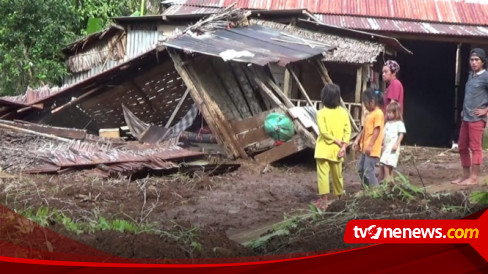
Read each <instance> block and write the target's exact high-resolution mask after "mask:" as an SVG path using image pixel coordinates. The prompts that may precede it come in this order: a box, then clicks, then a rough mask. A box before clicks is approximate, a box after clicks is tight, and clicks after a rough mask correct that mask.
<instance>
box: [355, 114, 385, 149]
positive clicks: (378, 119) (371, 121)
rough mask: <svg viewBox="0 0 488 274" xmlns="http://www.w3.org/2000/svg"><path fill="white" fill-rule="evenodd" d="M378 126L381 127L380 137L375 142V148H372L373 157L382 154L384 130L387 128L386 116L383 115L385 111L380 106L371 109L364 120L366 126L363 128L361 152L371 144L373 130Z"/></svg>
mask: <svg viewBox="0 0 488 274" xmlns="http://www.w3.org/2000/svg"><path fill="white" fill-rule="evenodd" d="M376 127H379V129H380V133H379V135H378V138H376V141H375V142H374V144H373V148H372V149H371V154H370V155H369V156H371V157H380V156H381V144H382V143H383V130H384V128H385V116H384V115H383V111H381V109H379V108H375V109H374V110H373V111H371V112H370V113H369V114H368V116H367V117H366V120H365V121H364V128H363V136H361V144H360V145H361V152H363V153H364V152H365V151H366V148H367V147H368V146H369V143H370V141H371V137H373V131H374V129H375V128H376Z"/></svg>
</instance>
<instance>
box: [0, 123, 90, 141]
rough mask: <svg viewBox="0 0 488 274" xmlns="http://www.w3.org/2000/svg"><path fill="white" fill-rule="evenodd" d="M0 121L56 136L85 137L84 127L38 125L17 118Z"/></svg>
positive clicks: (81, 138) (80, 138)
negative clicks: (13, 120)
mask: <svg viewBox="0 0 488 274" xmlns="http://www.w3.org/2000/svg"><path fill="white" fill-rule="evenodd" d="M1 122H2V123H4V124H9V125H12V126H16V127H19V128H23V129H28V130H32V131H35V132H40V133H46V134H52V135H55V136H58V137H64V138H70V139H79V140H83V139H85V137H86V130H84V129H75V128H63V127H53V126H47V125H39V124H34V123H30V122H25V121H19V120H16V121H15V122H12V121H1Z"/></svg>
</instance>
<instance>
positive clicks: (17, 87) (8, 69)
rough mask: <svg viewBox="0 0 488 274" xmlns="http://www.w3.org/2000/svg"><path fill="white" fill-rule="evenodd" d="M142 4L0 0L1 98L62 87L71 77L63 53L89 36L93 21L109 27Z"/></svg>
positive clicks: (106, 0)
mask: <svg viewBox="0 0 488 274" xmlns="http://www.w3.org/2000/svg"><path fill="white" fill-rule="evenodd" d="M139 4H140V2H139V1H138V0H125V1H119V0H44V1H38V0H0V18H2V24H0V37H1V39H0V71H1V72H2V77H0V96H2V95H11V94H22V93H24V92H25V91H26V88H27V86H31V87H33V88H36V87H39V86H41V85H43V84H50V85H60V84H61V79H62V77H63V76H64V75H66V73H67V69H66V65H65V63H64V60H63V58H64V57H63V56H62V55H61V49H62V48H63V47H65V46H66V45H67V44H69V43H71V42H73V41H74V40H75V38H76V37H79V36H80V35H86V34H87V30H86V27H87V23H88V20H89V18H99V20H100V22H99V25H100V26H108V25H109V23H110V17H114V16H125V15H130V14H131V13H132V12H133V11H134V10H136V9H137V8H138V7H139Z"/></svg>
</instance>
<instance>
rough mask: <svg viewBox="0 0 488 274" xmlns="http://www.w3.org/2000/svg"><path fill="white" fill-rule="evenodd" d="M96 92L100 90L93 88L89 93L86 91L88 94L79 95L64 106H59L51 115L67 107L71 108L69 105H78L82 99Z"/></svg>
mask: <svg viewBox="0 0 488 274" xmlns="http://www.w3.org/2000/svg"><path fill="white" fill-rule="evenodd" d="M98 90H100V87H96V88H94V89H92V90H90V91H88V92H85V93H83V94H82V95H80V96H79V97H78V98H76V99H74V100H71V101H69V102H68V103H66V104H64V105H61V106H59V107H57V108H55V109H53V110H51V113H56V112H58V111H60V110H62V109H63V108H66V107H69V106H71V105H76V104H78V103H79V102H80V101H81V100H83V99H84V98H86V97H88V96H90V95H92V94H93V93H94V92H96V91H98Z"/></svg>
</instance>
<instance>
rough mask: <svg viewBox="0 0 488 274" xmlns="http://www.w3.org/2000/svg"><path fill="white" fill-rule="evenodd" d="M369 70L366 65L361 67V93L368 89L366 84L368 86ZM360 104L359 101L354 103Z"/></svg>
mask: <svg viewBox="0 0 488 274" xmlns="http://www.w3.org/2000/svg"><path fill="white" fill-rule="evenodd" d="M369 69H370V68H369V66H368V65H366V64H365V65H363V71H362V72H363V73H362V75H361V78H362V79H361V80H362V81H361V86H362V88H361V91H363V90H365V89H366V88H367V87H368V86H367V84H368V75H369ZM360 102H361V100H360V101H359V102H356V103H360Z"/></svg>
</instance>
